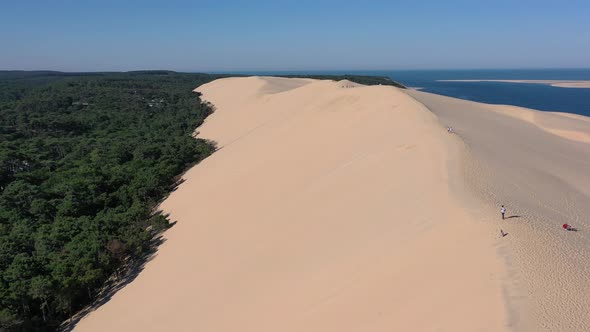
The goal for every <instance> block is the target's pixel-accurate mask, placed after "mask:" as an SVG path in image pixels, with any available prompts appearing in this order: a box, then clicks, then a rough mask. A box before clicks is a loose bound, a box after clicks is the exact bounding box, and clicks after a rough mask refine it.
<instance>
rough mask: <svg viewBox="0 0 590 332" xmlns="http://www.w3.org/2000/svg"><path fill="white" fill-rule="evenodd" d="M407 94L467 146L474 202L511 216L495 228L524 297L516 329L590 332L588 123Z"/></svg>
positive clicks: (563, 116) (572, 117)
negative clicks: (503, 207) (502, 206)
mask: <svg viewBox="0 0 590 332" xmlns="http://www.w3.org/2000/svg"><path fill="white" fill-rule="evenodd" d="M408 93H409V94H410V95H411V96H413V97H415V98H416V99H417V100H419V101H420V102H422V103H423V104H424V105H426V106H427V107H428V108H429V109H430V110H431V111H432V112H434V113H435V114H436V115H437V116H438V117H439V119H440V121H441V122H443V123H445V124H447V125H450V126H453V128H454V130H455V132H456V133H457V136H459V137H460V138H461V140H463V141H464V142H465V144H466V145H467V148H468V150H469V156H470V158H469V159H467V160H465V161H464V162H463V164H464V165H466V178H467V180H468V181H467V184H468V185H469V186H470V187H471V188H472V191H473V192H474V193H476V196H477V197H479V198H480V199H482V200H484V201H486V202H488V203H489V204H490V209H493V210H495V211H498V210H497V209H498V206H499V205H500V204H506V205H507V207H508V215H510V216H515V217H514V218H510V219H508V220H505V221H502V222H501V223H500V224H502V225H503V226H502V227H503V228H504V229H505V230H506V231H507V232H508V233H509V236H507V237H506V238H505V239H506V243H507V244H508V249H509V250H508V251H509V252H512V253H513V255H512V256H511V258H510V265H511V275H512V277H513V279H514V280H515V282H516V284H517V285H518V287H520V289H521V290H522V292H523V293H522V298H521V301H522V305H521V308H520V316H521V319H520V321H519V324H518V326H517V327H518V330H522V331H590V312H589V309H588V308H590V297H589V296H588V294H589V293H590V235H589V234H590V144H589V143H590V139H589V138H590V118H588V117H584V116H580V115H574V114H564V113H550V112H541V111H535V110H530V109H525V108H520V107H514V106H501V105H488V104H481V103H475V102H470V101H466V100H460V99H455V98H449V97H443V96H439V95H434V94H429V93H424V92H417V91H409V92H408ZM496 213H497V212H496ZM496 222H497V221H496ZM497 223H498V222H497ZM564 223H568V224H573V225H574V226H576V227H578V228H579V229H580V231H579V232H567V231H565V230H563V229H562V228H561V226H562V224H564ZM525 309H526V310H525Z"/></svg>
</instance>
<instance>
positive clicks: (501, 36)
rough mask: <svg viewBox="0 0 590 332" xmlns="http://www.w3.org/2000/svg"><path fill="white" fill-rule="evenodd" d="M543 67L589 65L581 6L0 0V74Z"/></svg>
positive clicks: (540, 2)
mask: <svg viewBox="0 0 590 332" xmlns="http://www.w3.org/2000/svg"><path fill="white" fill-rule="evenodd" d="M548 67H551V68H575V67H590V1H588V0H585V1H578V0H567V1H565V0H563V1H549V0H535V1H532V0H531V1H529V0H510V1H507V0H494V1H492V0H489V1H488V0H481V1H479V0H470V1H466V0H463V1H459V0H445V1H435V0H432V1H419V0H417V1H414V0H405V1H368V0H367V1H361V0H355V1H344V0H341V1H332V0H326V1H322V0H316V1H307V0H301V1H280V0H276V1H223V0H219V1H199V0H193V1H180V0H168V1H164V0H161V1H153V0H143V1H132V0H128V1H123V0H121V1H112V0H102V1H94V0H86V1H82V0H52V1H47V0H38V1H32V0H18V1H17V0H15V1H10V0H5V1H4V0H2V1H1V2H0V69H26V70H32V69H51V70H63V71H105V70H116V71H119V70H138V69H170V70H178V71H247V70H354V69H357V70H370V69H459V68H548Z"/></svg>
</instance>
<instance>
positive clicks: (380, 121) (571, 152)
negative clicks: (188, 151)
mask: <svg viewBox="0 0 590 332" xmlns="http://www.w3.org/2000/svg"><path fill="white" fill-rule="evenodd" d="M196 90H198V91H199V92H201V93H202V94H203V96H202V98H203V100H206V101H208V102H210V103H212V104H213V105H215V108H216V112H215V113H214V114H213V115H211V116H210V117H208V118H207V120H206V121H205V123H204V124H203V125H202V126H201V127H199V134H198V137H202V138H207V139H212V140H215V141H216V142H218V144H219V147H220V149H219V150H218V151H217V152H216V153H215V154H213V156H212V157H210V158H208V159H206V160H205V161H204V162H202V163H201V164H199V165H198V166H196V167H193V168H191V169H190V170H189V171H188V172H187V173H186V174H185V175H184V177H183V178H184V179H185V180H186V181H185V182H184V183H183V184H182V185H181V186H179V187H178V189H177V191H175V192H174V193H172V194H171V195H170V197H169V198H168V199H167V200H166V201H165V202H163V203H162V205H161V207H162V209H163V211H165V212H166V213H170V217H171V218H172V219H173V220H177V221H178V223H177V225H176V226H175V227H174V228H172V229H170V230H169V231H167V232H166V233H165V234H164V237H165V238H166V239H167V240H170V241H166V242H165V243H164V244H162V245H161V247H160V249H159V251H158V254H157V256H158V257H156V258H155V259H154V260H153V261H151V262H149V263H148V264H147V265H146V268H145V271H144V272H143V273H142V274H141V275H139V276H138V278H137V280H136V281H134V282H133V283H131V284H130V285H128V286H127V287H125V288H124V289H123V290H121V291H120V292H118V293H117V294H115V296H113V298H112V299H111V301H110V302H108V303H107V304H105V305H104V306H102V307H100V308H98V310H96V312H94V313H92V314H90V315H89V316H88V317H85V318H84V319H83V320H82V321H81V322H80V324H79V326H77V327H76V330H80V331H103V330H108V329H110V330H126V331H137V330H141V331H142V332H144V331H145V332H147V331H158V330H161V329H164V328H171V327H172V328H174V329H175V330H180V331H183V330H187V329H188V327H189V326H191V327H193V326H195V324H196V325H198V326H199V327H200V328H202V329H205V330H212V329H215V330H218V331H235V330H236V329H238V328H240V329H246V330H257V331H276V330H285V331H291V330H293V331H301V330H307V331H326V330H339V331H348V330H350V331H358V330H359V329H362V328H366V327H367V326H371V327H372V328H377V329H392V328H393V329H399V330H428V329H432V328H434V327H437V328H440V329H443V330H454V331H472V330H482V329H488V330H493V331H500V330H538V329H540V328H551V329H556V330H569V331H584V330H587V327H588V326H590V321H589V318H588V317H586V315H584V313H582V312H576V311H575V310H576V308H585V307H587V306H590V300H588V299H586V298H585V297H584V294H586V293H587V291H588V290H589V289H588V287H589V286H587V285H586V283H584V282H580V281H583V280H586V279H584V278H587V277H585V276H586V275H587V274H586V271H585V267H586V266H590V262H589V260H590V256H588V255H586V254H587V249H585V248H587V247H588V243H587V242H586V240H585V237H584V236H583V232H579V233H570V232H565V231H563V230H562V229H560V227H558V226H559V225H560V223H562V222H568V223H573V224H574V226H577V227H580V228H581V229H582V230H583V229H588V228H590V224H589V222H588V221H584V220H583V218H581V217H580V216H584V215H590V199H589V197H590V186H587V184H590V176H589V175H587V174H586V173H587V172H586V168H585V165H586V163H590V149H589V145H588V142H586V140H585V139H586V137H590V136H587V135H590V119H589V118H587V117H584V116H580V115H575V114H569V113H550V112H542V111H535V110H529V109H524V108H520V107H515V106H504V105H491V104H482V103H476V102H470V101H466V100H461V99H456V98H451V97H444V96H440V95H434V94H430V93H425V92H420V91H416V90H403V91H402V90H399V89H397V88H394V87H386V86H363V85H359V84H356V83H353V82H349V81H339V82H334V81H316V80H304V79H285V78H274V77H248V78H226V79H221V80H216V81H213V82H211V83H208V84H205V85H203V86H201V87H199V88H198V89H196ZM445 126H452V127H453V128H454V130H455V133H454V134H452V135H451V134H448V133H447V132H446V131H445V130H444V127H445ZM514 142H518V144H515V143H514ZM539 147H543V148H542V149H540V148H539ZM236 165H239V166H236ZM553 203H557V205H555V204H553ZM500 204H506V205H507V207H508V218H507V219H506V220H500V218H499V213H498V207H499V205H500ZM562 209H565V210H562ZM500 229H502V230H503V231H505V232H507V233H508V235H507V236H505V237H501V236H500V234H499V232H500ZM572 253H573V254H572ZM568 254H569V255H568ZM170 280H173V281H174V283H173V286H172V287H171V284H170ZM563 280H566V281H567V282H566V283H565V285H566V286H567V287H564V283H563V282H562V281H563ZM408 285H419V287H408ZM146 294H149V296H146ZM125 308H134V309H133V310H132V311H126V310H125ZM343 312H345V313H347V314H346V315H344V316H343V315H342V313H343ZM572 313H574V316H573V317H570V316H571V314H572ZM146 315H147V316H149V317H150V320H149V322H147V321H146V320H145V317H146ZM564 315H569V316H568V317H569V319H568V320H567V321H564V320H563V319H562V317H563V316H564ZM227 317H231V318H232V319H229V320H228V319H227ZM425 317H428V319H424V318H425ZM285 325H287V326H285Z"/></svg>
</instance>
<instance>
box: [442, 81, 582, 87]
mask: <svg viewBox="0 0 590 332" xmlns="http://www.w3.org/2000/svg"><path fill="white" fill-rule="evenodd" d="M438 81H439V82H505V83H529V84H547V85H551V86H554V87H558V88H582V89H584V88H586V89H587V88H590V81H566V80H438Z"/></svg>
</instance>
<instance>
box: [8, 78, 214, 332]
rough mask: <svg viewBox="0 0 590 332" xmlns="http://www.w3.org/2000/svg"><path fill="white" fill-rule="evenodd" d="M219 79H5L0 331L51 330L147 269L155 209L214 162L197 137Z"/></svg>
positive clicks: (161, 223)
mask: <svg viewBox="0 0 590 332" xmlns="http://www.w3.org/2000/svg"><path fill="white" fill-rule="evenodd" d="M215 78H216V77H215V76H210V75H203V74H177V73H169V72H159V73H153V72H150V73H141V72H138V73H125V74H120V73H119V74H92V75H81V74H77V75H72V74H68V75H63V74H61V75H60V74H59V73H37V74H33V73H23V75H18V74H17V73H14V72H11V73H0V91H1V94H0V331H5V330H7V331H11V330H15V331H34V330H40V331H41V330H52V329H55V327H56V326H58V324H59V323H60V322H61V321H63V320H64V319H66V318H67V317H69V316H70V315H71V314H72V313H74V312H75V311H76V310H78V309H80V308H81V307H82V306H84V305H86V304H88V303H89V302H90V301H91V300H92V298H93V297H94V296H95V295H96V293H97V291H98V290H99V289H100V288H101V286H102V285H103V283H104V282H105V281H106V280H107V279H108V278H109V276H111V275H112V274H113V273H114V272H115V271H116V269H117V268H119V267H120V266H121V264H122V262H123V261H124V260H125V261H126V262H134V261H138V260H141V257H142V256H143V255H144V254H145V253H146V252H147V251H148V250H149V249H150V245H149V244H150V239H151V238H152V237H153V236H154V234H156V232H158V231H160V230H162V229H164V228H166V227H167V226H168V220H167V219H166V218H165V217H164V216H162V215H158V214H154V213H153V208H154V207H155V206H156V204H157V203H158V202H159V201H160V200H161V199H162V198H163V197H164V196H165V195H166V193H168V192H169V191H170V190H171V188H172V187H173V186H174V184H175V180H176V179H177V176H178V175H179V174H180V173H181V172H182V171H183V170H184V169H185V168H186V167H187V166H188V165H190V164H193V163H195V162H198V161H199V160H202V159H203V158H205V157H207V156H208V155H209V154H211V152H213V150H214V147H213V145H211V144H210V143H209V142H206V141H203V140H200V139H197V140H195V139H193V138H192V137H191V133H192V132H193V130H194V129H195V128H196V127H197V126H199V125H200V124H201V123H202V121H203V119H204V118H205V117H206V116H207V115H209V114H210V113H211V112H212V110H211V108H210V107H208V106H206V105H203V104H201V103H200V100H199V98H198V95H197V94H195V93H193V92H192V89H194V88H195V87H196V86H198V85H200V84H203V83H206V82H208V81H211V80H213V79H215ZM150 226H151V227H150Z"/></svg>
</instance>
